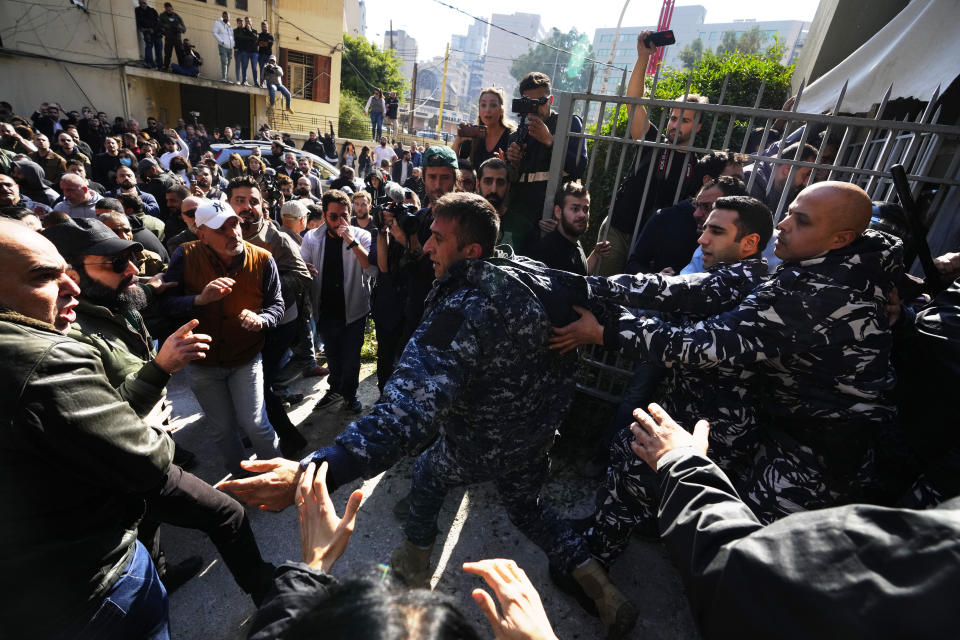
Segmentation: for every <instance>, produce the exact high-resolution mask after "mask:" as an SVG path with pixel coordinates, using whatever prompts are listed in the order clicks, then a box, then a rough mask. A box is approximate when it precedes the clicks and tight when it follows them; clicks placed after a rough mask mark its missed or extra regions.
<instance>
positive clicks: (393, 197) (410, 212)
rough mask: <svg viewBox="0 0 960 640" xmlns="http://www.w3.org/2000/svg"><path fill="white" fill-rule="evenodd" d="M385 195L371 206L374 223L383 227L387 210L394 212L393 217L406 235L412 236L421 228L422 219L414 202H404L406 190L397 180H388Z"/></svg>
mask: <svg viewBox="0 0 960 640" xmlns="http://www.w3.org/2000/svg"><path fill="white" fill-rule="evenodd" d="M384 190H385V191H386V194H387V195H385V196H383V197H382V198H380V200H379V201H378V202H377V203H376V204H375V205H374V206H373V207H371V208H370V215H371V216H373V224H374V225H376V227H377V228H378V229H383V228H384V227H385V226H386V224H385V223H384V220H383V214H384V212H385V211H388V212H390V213H391V214H393V219H394V220H395V221H396V223H397V226H398V227H400V231H402V232H403V233H404V234H405V235H407V236H411V235H413V234H415V233H416V232H417V230H418V229H419V228H420V219H419V218H417V207H416V205H413V204H404V202H403V201H404V200H405V199H406V192H407V191H409V189H406V190H404V189H403V187H401V186H400V185H398V184H397V183H396V182H388V183H387V184H386V186H385V187H384Z"/></svg>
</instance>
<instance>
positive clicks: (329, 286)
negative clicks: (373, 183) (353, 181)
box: [300, 189, 377, 413]
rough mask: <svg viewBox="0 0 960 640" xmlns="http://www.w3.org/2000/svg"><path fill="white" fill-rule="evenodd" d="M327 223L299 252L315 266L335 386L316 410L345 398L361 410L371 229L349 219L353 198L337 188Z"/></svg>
mask: <svg viewBox="0 0 960 640" xmlns="http://www.w3.org/2000/svg"><path fill="white" fill-rule="evenodd" d="M321 206H322V208H323V218H324V221H323V224H322V225H320V226H319V227H317V228H316V229H314V230H312V231H309V232H308V233H307V234H306V235H305V236H304V237H303V244H302V245H301V246H300V252H301V255H302V256H303V259H304V260H306V261H307V262H308V263H309V264H312V265H313V266H314V269H315V270H316V275H315V277H314V279H313V288H312V290H311V292H310V293H311V298H312V302H313V308H314V317H315V318H316V319H317V333H319V334H320V338H321V340H323V344H324V345H325V349H326V353H327V365H328V367H329V368H330V378H329V383H330V388H329V390H328V391H327V393H326V394H325V395H324V396H323V397H322V398H321V399H320V401H319V402H317V405H316V407H315V410H317V409H324V408H327V407H330V406H332V405H334V404H337V403H340V402H341V401H342V402H343V408H344V409H345V410H347V411H350V412H353V413H359V412H360V411H361V410H362V405H361V404H360V400H359V399H358V398H357V388H358V387H359V386H360V350H361V348H362V347H363V332H364V328H365V327H366V325H367V314H369V313H370V287H371V280H372V278H373V276H374V275H376V272H377V267H376V264H373V265H371V264H370V257H369V255H368V254H369V253H370V241H371V236H370V233H368V232H367V231H365V230H364V229H361V228H359V227H353V226H351V225H350V200H349V198H347V194H345V193H344V192H342V191H337V190H335V189H333V190H330V191H327V192H326V193H325V194H323V200H322V205H321Z"/></svg>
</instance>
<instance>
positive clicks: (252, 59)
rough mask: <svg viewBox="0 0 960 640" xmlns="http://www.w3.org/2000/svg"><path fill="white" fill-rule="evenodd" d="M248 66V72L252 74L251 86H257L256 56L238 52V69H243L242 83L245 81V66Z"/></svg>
mask: <svg viewBox="0 0 960 640" xmlns="http://www.w3.org/2000/svg"><path fill="white" fill-rule="evenodd" d="M248 64H249V65H250V72H251V73H252V74H253V84H259V83H258V82H257V54H256V53H255V52H254V53H251V52H249V51H241V52H240V68H241V69H243V80H242V82H246V81H247V65H248Z"/></svg>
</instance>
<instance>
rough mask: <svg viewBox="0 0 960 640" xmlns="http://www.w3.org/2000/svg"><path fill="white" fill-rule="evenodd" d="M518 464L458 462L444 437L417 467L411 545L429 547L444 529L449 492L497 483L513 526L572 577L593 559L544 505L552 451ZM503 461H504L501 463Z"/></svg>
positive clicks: (409, 521) (412, 492)
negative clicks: (440, 526) (442, 515)
mask: <svg viewBox="0 0 960 640" xmlns="http://www.w3.org/2000/svg"><path fill="white" fill-rule="evenodd" d="M511 458H512V460H514V461H516V460H521V461H520V462H515V463H514V464H513V465H503V466H499V465H498V466H495V467H491V465H489V464H487V463H486V462H484V463H482V464H478V465H477V466H472V465H471V466H468V465H464V464H462V463H461V462H459V461H457V460H456V459H455V458H454V456H453V455H452V454H451V452H450V451H449V449H448V447H447V445H446V442H445V441H444V439H443V438H442V437H441V438H439V439H438V440H437V441H436V442H434V443H433V444H432V445H431V446H430V448H428V449H427V450H426V451H424V452H423V453H422V454H420V457H418V458H417V460H416V463H415V464H414V469H413V486H412V487H411V489H410V510H409V511H408V513H407V522H406V526H405V528H404V531H405V533H406V536H407V539H408V540H410V542H412V543H414V544H416V545H418V546H421V547H427V546H429V545H431V544H433V541H434V540H435V539H436V537H437V534H438V533H439V530H438V529H437V516H438V515H439V513H440V508H441V507H442V506H443V499H444V498H445V497H446V495H447V492H448V491H450V489H453V488H455V487H459V486H463V485H468V484H475V483H478V482H486V481H488V480H490V481H493V482H494V484H495V485H496V488H497V492H498V493H499V494H500V499H501V500H502V501H503V506H504V508H505V509H506V511H507V516H508V517H509V518H510V521H511V522H512V523H513V524H514V525H515V526H516V527H517V528H518V529H520V531H521V532H522V533H523V534H524V535H525V536H527V537H528V538H529V539H530V540H531V541H533V542H534V543H535V544H536V545H537V546H539V547H540V548H541V549H543V551H544V552H545V553H546V554H547V558H548V559H549V561H550V564H551V565H552V566H553V567H555V568H556V569H558V570H560V571H562V572H564V573H569V572H571V571H573V569H574V568H576V567H577V566H579V565H580V564H583V563H584V562H586V561H587V560H588V559H589V558H590V552H589V550H588V549H587V546H586V544H585V542H584V541H583V539H582V538H581V537H580V536H578V535H577V534H575V533H574V532H573V529H572V528H571V527H570V525H569V524H568V523H567V521H565V520H562V519H561V518H560V517H559V516H557V515H556V514H555V513H553V512H552V511H551V510H550V509H548V508H547V507H546V506H544V504H543V502H542V501H541V499H540V491H541V489H542V488H543V484H544V482H545V481H546V479H547V474H548V473H549V471H550V459H549V457H548V455H547V452H545V451H544V452H539V453H535V454H533V455H531V456H529V457H528V458H526V459H523V458H522V457H520V456H511ZM501 459H502V458H501Z"/></svg>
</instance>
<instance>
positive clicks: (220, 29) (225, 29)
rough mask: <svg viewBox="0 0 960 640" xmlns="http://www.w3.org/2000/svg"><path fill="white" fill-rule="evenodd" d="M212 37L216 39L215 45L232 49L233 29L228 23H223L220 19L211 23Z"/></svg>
mask: <svg viewBox="0 0 960 640" xmlns="http://www.w3.org/2000/svg"><path fill="white" fill-rule="evenodd" d="M213 37H214V38H216V39H217V43H218V44H219V45H220V46H221V47H227V48H228V49H233V46H234V45H233V28H232V27H231V26H230V23H228V22H224V21H223V20H222V19H220V20H215V21H214V23H213Z"/></svg>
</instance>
